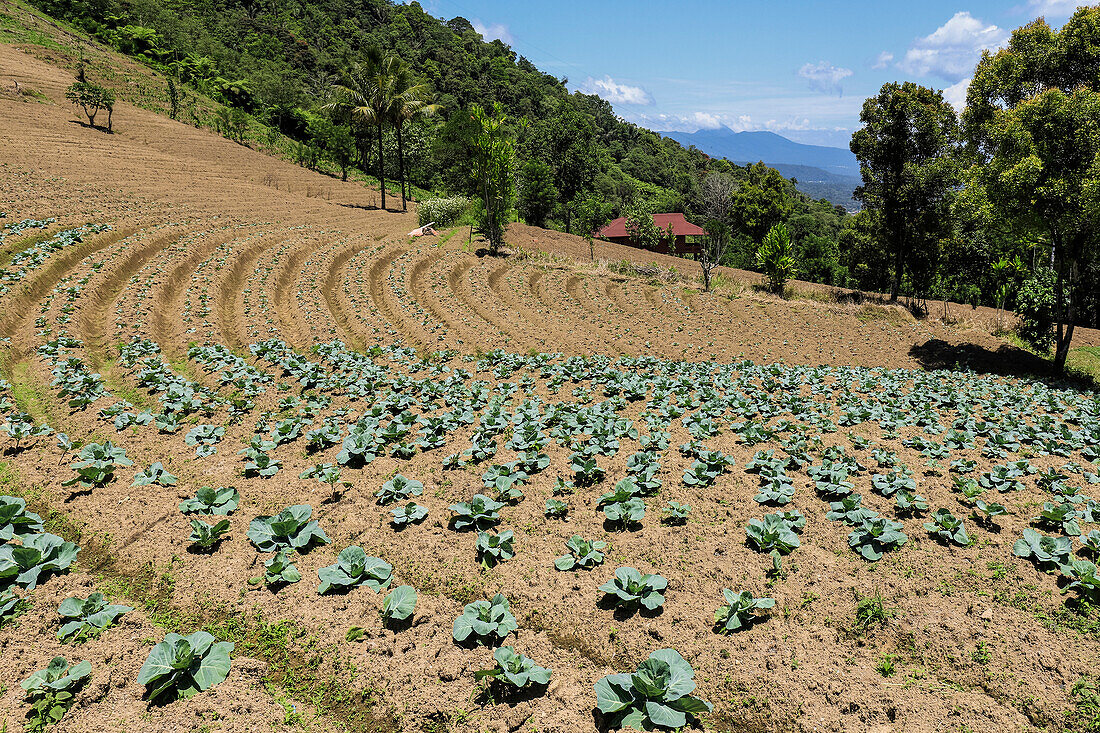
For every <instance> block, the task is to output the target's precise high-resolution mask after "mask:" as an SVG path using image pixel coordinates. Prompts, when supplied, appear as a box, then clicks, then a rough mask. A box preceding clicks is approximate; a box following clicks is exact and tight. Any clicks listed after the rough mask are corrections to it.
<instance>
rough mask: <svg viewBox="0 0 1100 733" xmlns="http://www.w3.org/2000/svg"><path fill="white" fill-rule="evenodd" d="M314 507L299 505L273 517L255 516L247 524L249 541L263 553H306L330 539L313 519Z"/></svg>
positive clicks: (325, 543)
mask: <svg viewBox="0 0 1100 733" xmlns="http://www.w3.org/2000/svg"><path fill="white" fill-rule="evenodd" d="M312 514H313V507H311V506H310V505H309V504H296V505H294V506H291V507H287V508H286V509H284V510H283V511H281V512H279V513H278V514H277V515H275V516H273V517H256V518H255V519H253V520H252V521H251V522H250V523H249V525H248V539H250V540H251V541H252V544H254V545H255V546H256V549H258V550H259V551H260V552H277V551H279V550H289V549H294V550H297V551H298V552H301V553H305V552H308V551H309V548H310V547H311V546H312V545H314V544H321V545H327V544H328V543H329V542H330V540H329V538H328V535H326V534H325V532H324V530H323V529H321V526H320V524H318V522H317V520H315V519H314V520H310V516H312Z"/></svg>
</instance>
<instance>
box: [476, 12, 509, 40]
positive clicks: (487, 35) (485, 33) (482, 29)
mask: <svg viewBox="0 0 1100 733" xmlns="http://www.w3.org/2000/svg"><path fill="white" fill-rule="evenodd" d="M470 25H472V26H473V27H474V30H475V31H477V32H478V33H480V34H481V37H482V38H484V39H485V40H486V41H487V42H488V41H503V42H504V43H507V44H508V45H509V46H510V45H512V33H511V32H510V31H509V30H508V26H506V25H504V24H503V23H489V24H488V25H486V24H485V23H482V22H481V21H480V20H478V19H477V18H474V19H473V20H471V21H470Z"/></svg>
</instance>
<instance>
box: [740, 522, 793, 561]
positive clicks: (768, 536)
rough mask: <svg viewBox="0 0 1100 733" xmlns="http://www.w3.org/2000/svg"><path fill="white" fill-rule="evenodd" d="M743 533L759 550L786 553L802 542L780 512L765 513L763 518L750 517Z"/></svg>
mask: <svg viewBox="0 0 1100 733" xmlns="http://www.w3.org/2000/svg"><path fill="white" fill-rule="evenodd" d="M745 533H746V534H747V535H748V539H749V542H750V543H752V544H753V546H755V547H756V549H757V550H759V551H760V552H778V553H779V554H781V555H786V554H789V553H791V552H793V551H794V550H795V548H797V547H798V546H799V545H801V544H802V543H801V541H800V540H799V539H798V535H796V534H795V533H794V530H793V529H792V528H791V526H790V524H789V523H788V522H787V520H785V519H784V518H783V516H782V515H781V514H766V515H764V519H763V520H760V519H750V520H749V524H748V526H747V527H746V528H745Z"/></svg>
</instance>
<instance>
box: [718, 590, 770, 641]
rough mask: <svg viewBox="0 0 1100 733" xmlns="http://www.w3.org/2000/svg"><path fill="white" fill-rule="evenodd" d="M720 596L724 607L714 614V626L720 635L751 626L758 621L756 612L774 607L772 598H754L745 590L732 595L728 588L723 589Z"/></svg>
mask: <svg viewBox="0 0 1100 733" xmlns="http://www.w3.org/2000/svg"><path fill="white" fill-rule="evenodd" d="M722 595H723V596H724V597H725V599H726V605H724V606H720V607H719V608H718V610H717V611H715V612H714V624H715V626H716V627H718V631H719V633H722V634H729V633H732V632H734V631H740V630H741V629H743V628H747V627H749V626H751V625H752V624H753V623H755V622H756V621H757V620H758V619H759V617H758V616H757V615H756V611H758V610H764V609H768V608H772V607H773V606H775V599H774V598H754V597H753V595H752V593H750V592H748V591H747V590H743V591H741V592H740V593H734V592H733V591H732V590H730V589H729V588H723V589H722Z"/></svg>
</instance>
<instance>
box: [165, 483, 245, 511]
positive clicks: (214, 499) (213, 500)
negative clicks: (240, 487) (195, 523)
mask: <svg viewBox="0 0 1100 733" xmlns="http://www.w3.org/2000/svg"><path fill="white" fill-rule="evenodd" d="M240 504H241V495H240V494H239V493H238V492H237V490H236V489H235V488H233V487H232V486H222V487H218V488H217V489H214V488H211V487H209V486H203V487H202V488H201V489H199V490H198V491H196V492H195V496H194V497H193V498H191V499H184V500H183V501H181V502H180V511H181V512H183V513H184V514H211V515H214V516H220V517H225V516H229V515H230V514H232V513H233V512H234V511H236V510H237V507H238V506H240Z"/></svg>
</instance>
